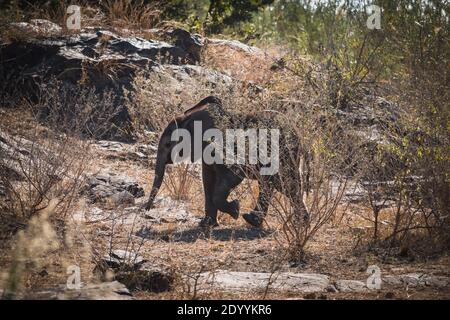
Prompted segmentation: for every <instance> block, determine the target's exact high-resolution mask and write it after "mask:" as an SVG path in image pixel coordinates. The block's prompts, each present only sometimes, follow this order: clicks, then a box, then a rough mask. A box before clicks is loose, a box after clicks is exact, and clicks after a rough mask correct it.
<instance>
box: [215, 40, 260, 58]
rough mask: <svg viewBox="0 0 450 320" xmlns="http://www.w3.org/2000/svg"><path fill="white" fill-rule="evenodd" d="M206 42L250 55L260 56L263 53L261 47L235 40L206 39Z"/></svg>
mask: <svg viewBox="0 0 450 320" xmlns="http://www.w3.org/2000/svg"><path fill="white" fill-rule="evenodd" d="M207 43H208V46H214V47H226V48H229V49H232V50H237V51H241V52H244V53H246V54H251V55H260V56H263V55H264V52H263V51H262V50H261V49H259V48H257V47H252V46H248V45H246V44H244V43H242V42H240V41H237V40H225V39H208V41H207Z"/></svg>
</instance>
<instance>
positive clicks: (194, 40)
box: [169, 28, 203, 63]
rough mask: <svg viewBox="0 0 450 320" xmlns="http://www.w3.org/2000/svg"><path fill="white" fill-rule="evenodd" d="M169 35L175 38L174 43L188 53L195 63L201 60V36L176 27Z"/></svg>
mask: <svg viewBox="0 0 450 320" xmlns="http://www.w3.org/2000/svg"><path fill="white" fill-rule="evenodd" d="M169 35H170V37H172V38H173V39H175V45H176V46H178V47H180V48H182V49H183V50H184V51H186V52H187V53H188V55H189V56H190V58H191V61H192V62H194V63H196V62H200V61H201V51H202V48H203V38H202V37H201V36H200V35H199V34H191V33H190V32H188V31H186V30H184V29H181V28H177V29H174V30H172V31H171V32H170V33H169Z"/></svg>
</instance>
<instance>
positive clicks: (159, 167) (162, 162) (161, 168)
mask: <svg viewBox="0 0 450 320" xmlns="http://www.w3.org/2000/svg"><path fill="white" fill-rule="evenodd" d="M163 158H164V157H162V156H161V155H159V154H158V156H157V158H156V167H155V178H154V180H153V186H152V190H151V191H150V196H149V198H148V201H147V203H146V205H145V209H146V210H148V209H150V208H151V207H152V206H153V202H154V201H155V198H156V195H157V194H158V191H159V188H160V187H161V184H162V182H163V179H164V172H165V170H166V163H167V161H166V159H163Z"/></svg>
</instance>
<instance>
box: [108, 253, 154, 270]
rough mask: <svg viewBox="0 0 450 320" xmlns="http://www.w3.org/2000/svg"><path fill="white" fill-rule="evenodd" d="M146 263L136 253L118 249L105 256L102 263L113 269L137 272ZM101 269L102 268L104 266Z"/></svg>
mask: <svg viewBox="0 0 450 320" xmlns="http://www.w3.org/2000/svg"><path fill="white" fill-rule="evenodd" d="M146 261H147V260H145V259H144V258H143V257H141V256H139V255H137V254H136V253H134V252H130V251H127V250H121V249H116V250H113V251H112V252H111V253H110V254H108V255H106V256H104V257H103V259H102V261H101V263H102V264H105V265H106V266H108V267H110V268H112V269H119V270H134V271H135V270H138V269H139V268H140V267H141V266H142V264H143V263H144V262H146ZM99 267H100V268H102V267H103V266H99ZM103 269H104V267H103Z"/></svg>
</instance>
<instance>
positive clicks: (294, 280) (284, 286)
mask: <svg viewBox="0 0 450 320" xmlns="http://www.w3.org/2000/svg"><path fill="white" fill-rule="evenodd" d="M196 282H197V290H208V289H212V288H214V289H219V290H223V291H227V292H247V291H250V292H254V291H265V290H266V288H267V287H268V286H269V289H273V290H277V291H289V292H302V293H309V292H325V291H326V289H327V287H328V286H329V284H330V281H329V278H328V276H326V275H323V274H315V273H311V274H309V273H292V272H282V273H274V274H271V273H261V272H238V271H226V270H217V271H215V272H206V273H202V274H200V276H199V277H198V279H197V280H196ZM191 285H194V284H193V283H192V284H191Z"/></svg>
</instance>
